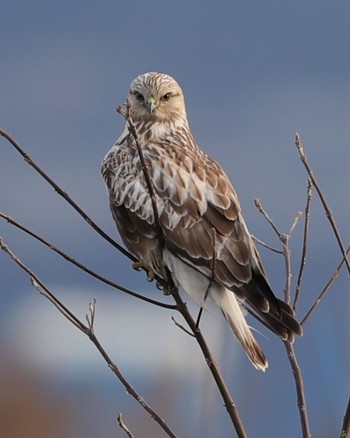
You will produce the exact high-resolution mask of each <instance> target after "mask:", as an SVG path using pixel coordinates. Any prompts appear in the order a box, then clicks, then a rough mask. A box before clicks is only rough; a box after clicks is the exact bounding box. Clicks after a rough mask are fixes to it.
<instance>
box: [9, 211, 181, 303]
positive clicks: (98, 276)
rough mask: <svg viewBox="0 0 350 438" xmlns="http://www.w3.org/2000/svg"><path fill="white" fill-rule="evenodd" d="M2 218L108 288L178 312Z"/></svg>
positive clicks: (11, 221)
mask: <svg viewBox="0 0 350 438" xmlns="http://www.w3.org/2000/svg"><path fill="white" fill-rule="evenodd" d="M0 218H3V219H5V220H6V221H7V222H8V223H9V224H11V225H14V226H15V227H17V228H18V229H20V230H21V231H23V232H25V233H26V234H28V235H29V236H31V237H33V238H34V239H36V240H38V241H39V242H41V243H42V244H44V245H45V246H47V247H48V248H50V249H51V250H52V251H54V252H56V253H57V254H59V255H60V256H61V257H63V258H64V259H65V260H67V261H68V262H69V263H72V264H73V265H75V266H77V267H78V268H79V269H81V270H82V271H84V272H86V273H87V274H89V275H91V276H92V277H94V278H96V279H97V280H99V281H101V282H103V283H105V284H107V285H108V286H111V287H113V288H114V289H117V290H119V291H121V292H124V293H126V294H128V295H131V296H133V297H135V298H137V299H139V300H142V301H146V302H147V303H150V304H154V305H155V306H159V307H163V308H166V309H171V310H176V309H177V307H176V305H173V304H167V303H162V302H160V301H156V300H153V299H152V298H148V297H145V296H143V295H141V294H138V293H137V292H134V291H132V290H130V289H128V288H126V287H124V286H121V285H120V284H118V283H114V282H112V281H111V280H109V279H107V278H105V277H103V276H102V275H100V274H98V273H97V272H94V271H93V270H92V269H90V268H88V267H87V266H85V265H83V264H82V263H80V262H78V261H77V260H75V259H74V258H73V257H71V256H69V255H68V254H66V253H64V252H63V251H61V250H60V249H59V248H57V247H56V246H54V245H53V244H52V243H50V242H48V241H47V240H46V239H44V238H43V237H41V236H39V235H38V234H36V233H34V231H32V230H29V229H28V228H26V227H25V226H24V225H22V224H20V223H19V222H17V221H16V220H15V219H13V218H11V217H10V216H8V215H6V214H4V213H2V212H1V211H0Z"/></svg>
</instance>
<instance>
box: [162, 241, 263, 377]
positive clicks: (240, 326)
mask: <svg viewBox="0 0 350 438" xmlns="http://www.w3.org/2000/svg"><path fill="white" fill-rule="evenodd" d="M163 259H164V262H165V265H166V266H167V267H168V269H169V270H170V272H171V273H172V276H173V279H174V282H175V283H176V286H177V287H179V288H181V289H182V290H183V291H184V292H185V293H186V294H187V295H189V296H190V297H191V299H192V300H193V301H194V302H195V303H196V304H197V305H198V306H199V307H203V308H206V302H205V295H206V292H207V289H208V286H209V283H210V280H209V279H208V278H207V277H205V276H204V275H203V274H201V273H200V272H198V271H196V270H195V269H194V268H192V267H191V266H190V265H188V264H186V263H184V262H183V261H182V260H181V259H180V258H178V257H175V256H174V255H173V254H172V253H171V252H170V251H168V250H167V249H165V250H164V252H163ZM207 296H208V298H210V299H211V300H212V301H213V302H214V303H215V304H216V305H217V307H218V308H219V309H220V310H221V311H222V313H223V315H224V317H225V319H226V321H227V322H228V324H229V326H230V328H231V330H232V331H233V333H234V334H235V336H236V338H237V339H238V341H239V342H240V344H241V345H242V347H243V348H244V350H245V352H246V353H247V355H248V358H249V359H250V360H251V362H252V363H253V365H254V366H255V367H256V368H258V369H261V370H263V371H264V370H265V368H266V367H267V361H266V360H261V355H262V356H263V353H262V351H261V349H260V347H259V345H258V343H257V341H256V340H255V338H254V336H253V335H252V333H251V331H250V328H249V326H248V324H247V322H246V320H245V317H244V315H243V311H242V309H241V307H240V305H239V303H238V300H237V298H236V295H235V294H234V292H232V291H230V290H228V289H226V288H225V287H224V286H221V285H219V284H218V283H212V284H211V285H210V289H209V291H208V294H207Z"/></svg>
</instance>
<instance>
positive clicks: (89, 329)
mask: <svg viewBox="0 0 350 438" xmlns="http://www.w3.org/2000/svg"><path fill="white" fill-rule="evenodd" d="M0 249H2V250H3V251H4V252H5V253H7V254H8V255H9V256H10V257H11V259H12V260H13V261H14V262H15V263H17V265H18V266H19V267H20V268H21V269H23V270H24V271H25V272H26V273H27V274H28V275H29V276H30V278H31V280H32V284H33V286H34V287H35V288H36V289H37V290H38V291H39V292H40V294H42V295H43V296H45V297H46V298H47V299H49V300H50V301H51V303H52V304H54V306H55V307H56V308H57V309H58V310H59V311H60V312H61V313H62V315H63V316H65V317H66V318H67V319H68V321H69V322H71V323H72V324H73V325H74V326H75V327H77V328H78V329H79V330H80V331H82V332H83V333H84V334H85V335H87V336H88V337H89V338H90V340H91V342H92V343H93V344H94V345H95V347H96V348H97V349H98V351H99V352H100V354H101V355H102V357H103V358H104V360H105V361H106V363H107V364H108V366H109V368H110V369H111V370H112V371H113V373H114V374H115V375H116V377H117V378H118V379H119V381H120V382H121V383H122V384H123V386H124V387H125V389H126V391H127V392H128V394H130V395H131V396H132V397H134V398H135V400H137V402H138V403H139V404H140V405H141V406H142V407H143V408H144V409H145V410H146V411H147V412H148V413H149V414H150V416H151V417H152V418H153V419H154V420H155V421H156V422H157V423H158V424H159V426H160V427H161V428H162V429H163V430H164V431H165V432H166V433H167V435H168V436H170V437H171V438H176V435H175V434H174V432H172V430H171V429H170V428H169V426H168V425H167V423H166V422H165V421H164V420H163V419H162V418H161V417H160V416H159V415H158V414H157V413H156V412H155V411H154V410H153V409H152V408H151V406H150V405H149V404H148V403H146V401H145V400H144V399H143V398H142V397H141V396H140V395H139V394H138V393H137V392H136V390H135V389H134V388H133V387H132V386H131V385H130V383H129V382H128V381H127V380H126V379H125V377H124V376H123V374H122V373H121V372H120V370H119V368H118V367H117V365H116V364H115V363H114V362H113V361H112V359H111V358H110V357H109V355H108V354H107V352H106V350H105V349H104V348H103V346H102V344H101V343H100V341H99V340H98V339H97V337H96V335H95V333H94V327H93V326H94V319H95V301H93V302H92V303H90V306H89V312H90V315H89V317H88V318H87V320H88V326H86V325H85V324H83V323H82V322H81V321H80V320H79V318H78V317H77V316H75V315H74V314H73V313H72V312H71V311H70V310H69V309H68V308H67V307H66V306H65V305H64V304H63V303H61V301H60V300H59V299H58V298H56V296H55V295H54V294H53V293H52V292H51V291H50V290H49V289H48V288H47V287H46V286H45V284H44V283H43V282H42V281H41V280H40V279H39V277H38V276H37V275H36V274H34V272H33V271H31V270H30V269H29V268H28V267H27V266H26V265H25V264H24V263H23V262H22V261H21V260H20V259H19V258H18V257H17V256H16V255H15V254H14V253H13V252H12V251H11V250H10V249H9V247H8V246H7V245H6V244H5V242H4V241H3V239H2V238H0Z"/></svg>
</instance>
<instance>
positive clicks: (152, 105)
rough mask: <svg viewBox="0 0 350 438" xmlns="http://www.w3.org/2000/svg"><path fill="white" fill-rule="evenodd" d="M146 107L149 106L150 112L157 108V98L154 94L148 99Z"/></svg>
mask: <svg viewBox="0 0 350 438" xmlns="http://www.w3.org/2000/svg"><path fill="white" fill-rule="evenodd" d="M146 107H147V108H148V110H149V112H150V113H151V114H152V113H153V111H154V110H155V108H156V99H155V98H154V97H153V96H151V97H149V98H148V99H147V101H146Z"/></svg>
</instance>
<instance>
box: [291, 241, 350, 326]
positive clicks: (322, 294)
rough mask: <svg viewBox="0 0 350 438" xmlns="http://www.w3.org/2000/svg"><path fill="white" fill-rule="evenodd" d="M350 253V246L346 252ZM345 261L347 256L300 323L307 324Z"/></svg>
mask: <svg viewBox="0 0 350 438" xmlns="http://www.w3.org/2000/svg"><path fill="white" fill-rule="evenodd" d="M349 253H350V246H349V247H348V249H347V250H346V254H347V255H349ZM344 263H345V258H344V257H343V258H342V260H341V262H340V263H339V265H338V266H337V267H336V268H335V270H334V272H333V274H332V276H331V278H330V279H329V280H328V282H327V284H326V285H325V287H324V288H323V289H322V291H321V293H320V295H319V296H318V297H317V299H316V301H315V302H314V304H313V305H312V306H311V308H310V310H309V311H308V312H307V314H306V315H305V316H304V318H303V319H302V320H301V322H300V325H303V324H305V322H306V321H307V320H308V319H309V318H310V316H311V314H312V313H313V312H314V311H315V309H316V307H318V305H319V304H320V303H321V301H322V299H323V297H324V296H325V295H326V293H327V292H328V291H329V289H330V287H331V286H332V284H333V283H334V282H335V280H336V279H337V278H338V277H339V273H340V270H341V268H342V266H343V265H344Z"/></svg>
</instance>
